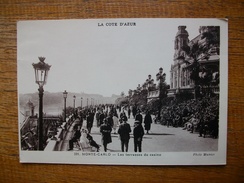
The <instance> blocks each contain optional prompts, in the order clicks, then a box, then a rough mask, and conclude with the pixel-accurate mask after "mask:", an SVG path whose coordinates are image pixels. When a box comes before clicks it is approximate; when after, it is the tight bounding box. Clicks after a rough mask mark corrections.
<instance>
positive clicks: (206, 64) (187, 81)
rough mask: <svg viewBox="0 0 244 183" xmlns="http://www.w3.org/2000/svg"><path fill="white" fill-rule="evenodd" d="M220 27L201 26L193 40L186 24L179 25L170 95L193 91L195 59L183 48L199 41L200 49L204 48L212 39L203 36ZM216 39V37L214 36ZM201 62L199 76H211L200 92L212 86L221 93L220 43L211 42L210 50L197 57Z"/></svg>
mask: <svg viewBox="0 0 244 183" xmlns="http://www.w3.org/2000/svg"><path fill="white" fill-rule="evenodd" d="M216 28H218V29H219V27H214V26H201V27H199V33H200V34H199V35H198V36H197V37H195V38H194V39H192V40H189V38H188V37H189V34H188V32H187V30H186V26H179V27H178V32H177V34H176V36H175V45H174V50H175V53H174V59H173V64H172V65H171V70H170V89H169V90H168V96H173V97H174V96H176V94H180V93H183V92H185V93H193V92H194V81H193V80H192V79H191V77H190V76H191V72H192V66H193V59H192V58H191V57H189V56H188V55H187V54H186V52H185V51H184V50H183V48H184V47H186V46H189V47H191V46H192V45H193V44H196V43H198V45H199V49H200V48H204V46H205V45H207V44H208V41H210V40H209V39H210V38H209V37H206V36H203V35H204V34H206V33H209V32H211V31H213V30H216ZM212 39H214V38H212ZM197 60H198V63H199V68H200V70H199V77H200V78H204V77H205V76H206V75H208V77H209V76H210V77H211V78H209V79H208V83H207V84H206V85H208V86H206V85H202V86H201V88H200V92H201V93H203V92H204V90H206V87H208V88H211V90H212V92H214V93H216V94H218V93H219V84H218V83H219V60H220V59H219V43H217V44H216V43H215V44H210V47H208V50H207V51H206V50H205V51H204V52H202V53H201V54H199V55H198V57H197Z"/></svg>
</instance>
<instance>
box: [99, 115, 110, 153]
mask: <svg viewBox="0 0 244 183" xmlns="http://www.w3.org/2000/svg"><path fill="white" fill-rule="evenodd" d="M111 131H112V128H111V126H110V125H109V124H108V120H107V119H106V118H105V119H104V122H103V124H102V125H101V127H100V133H101V135H102V144H103V147H104V151H105V152H107V145H108V144H109V143H111V142H112V137H111Z"/></svg>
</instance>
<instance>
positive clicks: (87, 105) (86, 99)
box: [86, 98, 88, 107]
mask: <svg viewBox="0 0 244 183" xmlns="http://www.w3.org/2000/svg"><path fill="white" fill-rule="evenodd" d="M86 106H87V107H88V98H87V99H86Z"/></svg>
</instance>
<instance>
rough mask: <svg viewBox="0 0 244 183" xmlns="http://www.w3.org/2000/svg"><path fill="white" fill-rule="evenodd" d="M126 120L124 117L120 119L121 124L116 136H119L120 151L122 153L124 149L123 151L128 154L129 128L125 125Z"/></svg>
mask: <svg viewBox="0 0 244 183" xmlns="http://www.w3.org/2000/svg"><path fill="white" fill-rule="evenodd" d="M126 121H127V119H126V118H125V117H123V118H122V124H120V125H119V129H118V134H119V136H120V140H121V150H122V152H124V147H125V151H126V152H128V147H129V140H130V132H131V128H130V125H129V124H128V123H126Z"/></svg>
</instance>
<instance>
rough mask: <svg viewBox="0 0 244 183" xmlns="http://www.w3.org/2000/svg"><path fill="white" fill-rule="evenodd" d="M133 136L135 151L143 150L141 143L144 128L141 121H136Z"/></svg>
mask: <svg viewBox="0 0 244 183" xmlns="http://www.w3.org/2000/svg"><path fill="white" fill-rule="evenodd" d="M133 136H134V151H135V152H137V149H138V152H141V145H142V138H143V136H144V129H143V127H142V125H141V123H140V122H139V121H135V124H134V129H133Z"/></svg>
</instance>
